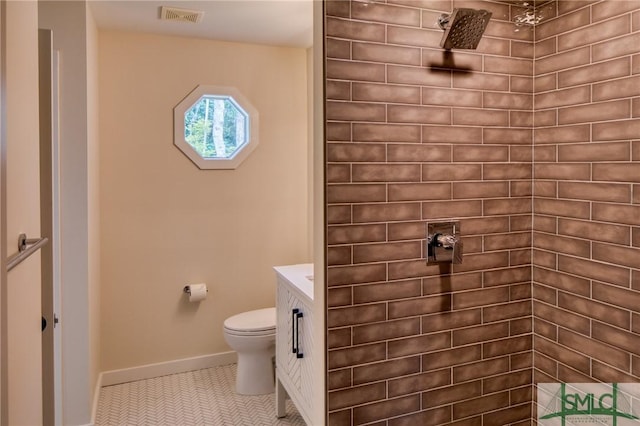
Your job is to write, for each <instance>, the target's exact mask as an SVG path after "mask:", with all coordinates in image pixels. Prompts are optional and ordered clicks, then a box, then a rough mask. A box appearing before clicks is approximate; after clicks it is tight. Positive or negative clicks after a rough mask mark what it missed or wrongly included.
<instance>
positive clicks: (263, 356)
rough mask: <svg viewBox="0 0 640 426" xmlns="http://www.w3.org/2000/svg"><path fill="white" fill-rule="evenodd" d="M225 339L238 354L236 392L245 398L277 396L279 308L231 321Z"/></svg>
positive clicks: (225, 330)
mask: <svg viewBox="0 0 640 426" xmlns="http://www.w3.org/2000/svg"><path fill="white" fill-rule="evenodd" d="M224 339H225V340H226V341H227V344H228V345H229V346H230V347H231V349H233V350H234V351H236V352H237V354H238V371H237V377H236V392H237V393H239V394H241V395H261V394H265V393H271V392H273V391H274V390H275V384H274V371H273V357H274V356H275V345H276V308H265V309H257V310H255V311H248V312H243V313H241V314H237V315H234V316H232V317H229V318H227V319H226V320H225V321H224Z"/></svg>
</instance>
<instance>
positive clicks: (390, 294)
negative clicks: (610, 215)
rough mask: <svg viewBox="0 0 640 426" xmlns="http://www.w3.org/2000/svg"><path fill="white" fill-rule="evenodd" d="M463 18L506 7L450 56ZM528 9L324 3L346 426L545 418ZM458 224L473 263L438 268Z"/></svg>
mask: <svg viewBox="0 0 640 426" xmlns="http://www.w3.org/2000/svg"><path fill="white" fill-rule="evenodd" d="M453 7H473V8H478V9H479V8H484V9H489V10H491V11H492V12H493V17H492V20H491V23H490V24H489V26H488V28H487V31H486V33H485V36H484V37H483V39H482V41H481V43H480V46H479V48H478V49H477V50H476V51H453V52H445V51H443V50H442V49H440V48H439V42H440V38H441V37H442V34H443V31H442V30H441V29H440V28H438V27H437V24H436V20H437V18H438V16H440V14H441V13H444V12H446V13H449V12H451V11H452V8H453ZM517 12H519V10H518V9H517V7H515V6H513V5H509V4H505V3H500V2H491V1H457V0H454V1H452V0H444V1H443V0H387V1H386V2H385V1H376V2H371V1H369V2H365V1H357V0H353V1H328V2H326V11H325V14H326V16H325V19H326V21H325V24H326V28H325V33H326V57H327V58H326V76H327V81H326V96H327V109H326V120H327V123H326V124H327V127H326V134H327V153H326V154H327V170H326V176H327V180H328V184H327V200H328V211H327V218H328V229H327V239H328V252H327V256H328V271H327V280H328V290H327V291H328V294H327V301H328V312H327V326H328V335H327V346H328V358H327V362H328V370H329V371H328V377H327V387H328V411H329V420H328V422H329V424H331V425H351V424H353V425H361V424H375V425H389V426H398V425H417V424H419V425H441V424H448V423H455V424H466V425H482V424H484V425H491V426H494V425H503V424H529V422H530V419H531V398H532V386H531V380H532V374H531V372H532V351H531V349H532V318H531V247H532V241H531V237H532V232H531V224H532V181H531V178H532V138H533V78H532V76H533V32H532V31H530V30H522V31H519V32H515V31H514V25H513V24H512V23H511V22H510V21H509V19H510V17H511V16H512V15H513V14H515V13H517ZM549 66H550V65H549ZM580 114H581V115H582V116H585V115H589V114H592V111H589V110H585V111H581V112H580ZM574 116H575V114H574ZM561 170H563V169H561ZM449 218H456V219H459V220H460V222H461V226H462V234H463V235H464V251H465V257H464V262H463V263H462V264H461V265H455V266H453V267H450V266H426V264H425V260H424V258H425V253H424V247H423V243H424V239H425V231H426V229H425V228H426V226H425V225H426V223H427V222H428V221H441V220H445V219H449ZM638 322H639V323H640V321H638ZM458 422H459V423H458Z"/></svg>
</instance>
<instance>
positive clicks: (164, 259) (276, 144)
mask: <svg viewBox="0 0 640 426" xmlns="http://www.w3.org/2000/svg"><path fill="white" fill-rule="evenodd" d="M99 38H100V46H99V56H100V62H99V70H100V147H101V152H100V158H101V176H100V180H101V211H102V218H101V221H102V235H101V238H102V253H101V256H102V257H101V258H102V262H101V265H102V274H101V276H102V286H101V287H102V297H101V299H102V308H101V309H102V314H101V315H102V321H101V322H102V332H101V336H102V346H101V347H102V369H103V370H112V369H120V368H127V367H134V366H139V365H144V364H150V363H156V362H162V361H167V360H174V359H181V358H187V357H193V356H198V355H204V354H212V353H219V352H225V351H228V350H230V349H229V348H228V346H227V345H226V343H225V342H224V339H223V334H222V323H223V321H224V319H225V318H226V317H228V316H230V315H233V314H236V313H239V312H242V311H245V310H249V309H257V308H262V307H267V306H273V305H274V304H275V274H274V272H273V270H272V266H274V265H282V264H292V263H301V262H308V261H310V253H309V232H308V218H307V216H308V214H307V211H308V204H307V197H308V185H307V182H308V178H307V161H308V159H307V150H308V145H307V139H308V135H307V86H306V85H307V71H306V52H305V50H304V49H294V48H276V47H266V46H258V45H247V44H234V43H225V42H216V41H210V40H201V39H188V38H178V37H167V36H158V35H143V34H134V33H122V32H109V31H100V37H99ZM198 84H208V85H229V86H235V87H236V88H237V89H239V90H240V91H241V92H242V93H243V95H244V96H245V97H247V98H248V99H249V100H250V101H251V102H252V104H253V106H254V107H256V108H257V109H258V111H259V114H260V130H259V133H260V134H259V136H260V144H259V145H258V147H257V148H256V150H255V151H254V152H253V153H252V154H251V155H250V156H249V157H248V158H247V159H246V160H245V161H244V162H243V163H242V164H241V165H240V167H239V168H238V169H236V170H199V169H198V168H197V167H196V166H195V165H194V164H193V163H192V162H191V161H190V160H189V159H188V158H187V157H186V156H185V155H184V154H182V152H181V151H179V150H178V149H177V148H176V147H175V146H174V145H173V120H172V116H173V107H174V106H176V105H177V104H178V103H179V102H180V100H181V99H182V98H183V97H184V96H186V95H187V94H188V93H189V92H190V91H191V90H193V88H195V87H196V86H197V85H198ZM197 282H205V283H207V285H208V286H209V295H208V298H207V299H206V300H205V301H204V302H202V303H200V304H199V305H197V304H190V303H187V301H186V296H185V295H184V294H183V293H182V288H183V286H184V285H185V284H187V283H197Z"/></svg>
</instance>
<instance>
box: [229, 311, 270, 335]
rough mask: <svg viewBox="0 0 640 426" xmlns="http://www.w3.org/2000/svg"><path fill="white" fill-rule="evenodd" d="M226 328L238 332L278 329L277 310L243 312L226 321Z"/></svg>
mask: <svg viewBox="0 0 640 426" xmlns="http://www.w3.org/2000/svg"><path fill="white" fill-rule="evenodd" d="M224 327H225V328H226V329H229V330H236V331H262V330H270V329H275V328H276V308H265V309H257V310H255V311H248V312H242V313H241V314H237V315H234V316H232V317H229V318H227V319H226V320H225V321H224Z"/></svg>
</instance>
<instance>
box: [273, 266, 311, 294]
mask: <svg viewBox="0 0 640 426" xmlns="http://www.w3.org/2000/svg"><path fill="white" fill-rule="evenodd" d="M273 269H275V271H276V273H277V274H278V275H279V276H280V277H282V278H284V279H285V280H287V281H289V282H290V283H291V284H292V285H293V286H295V287H296V288H298V289H299V290H300V291H302V293H304V294H305V295H306V296H307V297H308V298H309V299H311V300H313V263H301V264H298V265H286V266H274V267H273Z"/></svg>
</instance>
